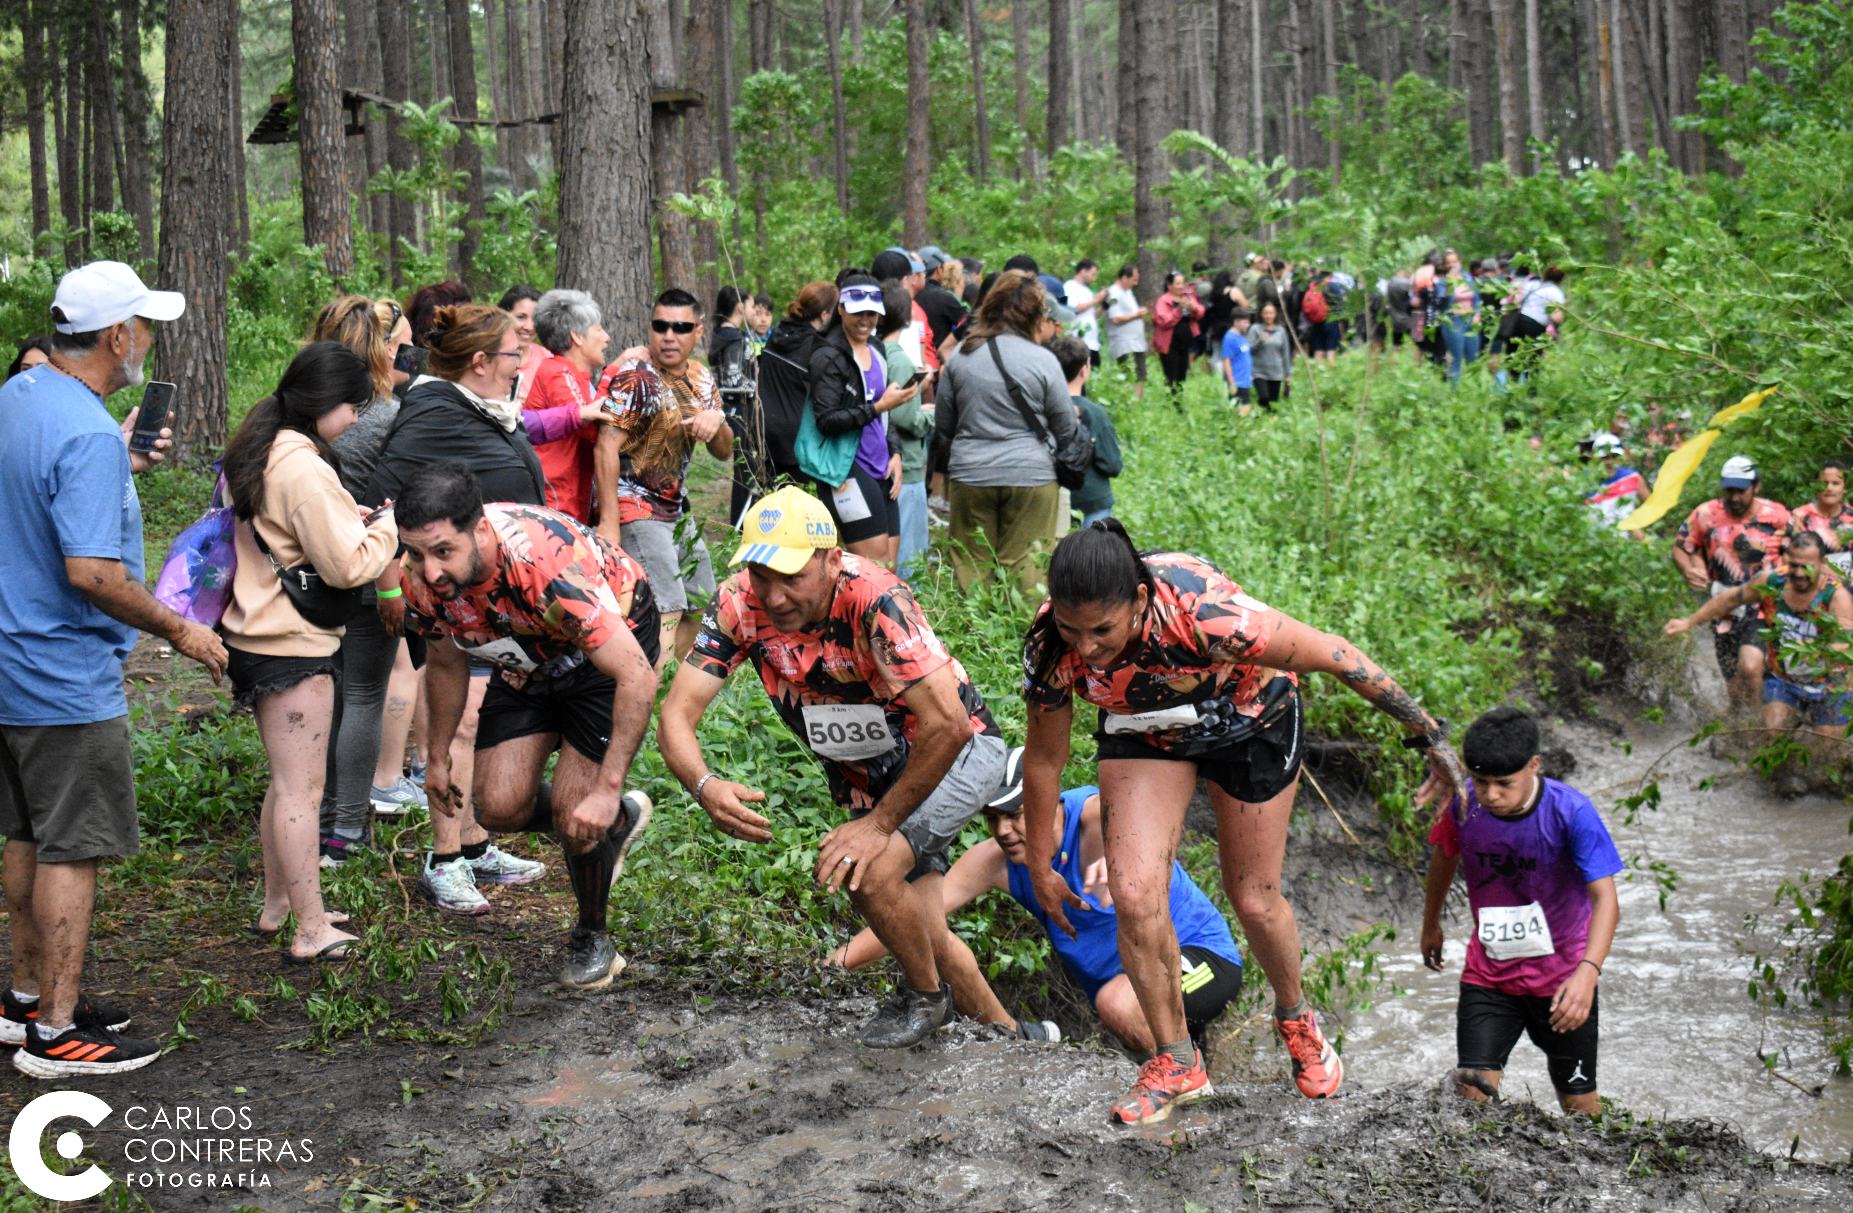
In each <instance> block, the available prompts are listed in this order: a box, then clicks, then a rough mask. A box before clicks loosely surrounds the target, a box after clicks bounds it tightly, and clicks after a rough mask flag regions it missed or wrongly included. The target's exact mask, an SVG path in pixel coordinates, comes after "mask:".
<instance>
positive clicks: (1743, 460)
mask: <svg viewBox="0 0 1853 1213" xmlns="http://www.w3.org/2000/svg"><path fill="white" fill-rule="evenodd" d="M1718 483H1720V484H1722V485H1723V486H1724V487H1725V488H1727V489H1747V488H1749V487H1750V486H1751V485H1753V484H1755V483H1756V460H1754V459H1752V458H1750V456H1748V455H1733V456H1731V457H1730V458H1729V459H1726V460H1725V461H1724V470H1723V471H1722V472H1720V473H1718Z"/></svg>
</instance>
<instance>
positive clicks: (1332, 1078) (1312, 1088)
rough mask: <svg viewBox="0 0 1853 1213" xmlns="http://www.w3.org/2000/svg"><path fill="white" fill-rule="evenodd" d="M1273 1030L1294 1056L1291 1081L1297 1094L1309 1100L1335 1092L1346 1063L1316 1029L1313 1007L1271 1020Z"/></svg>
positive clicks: (1290, 1054) (1325, 1097)
mask: <svg viewBox="0 0 1853 1213" xmlns="http://www.w3.org/2000/svg"><path fill="white" fill-rule="evenodd" d="M1274 1030H1275V1031H1277V1032H1279V1033H1280V1038H1281V1040H1282V1041H1283V1042H1285V1044H1286V1046H1287V1055H1288V1056H1289V1057H1291V1058H1293V1081H1294V1082H1295V1083H1297V1084H1298V1085H1299V1088H1300V1094H1302V1095H1304V1096H1305V1097H1306V1098H1308V1099H1329V1098H1331V1097H1332V1096H1334V1095H1336V1094H1338V1084H1339V1083H1341V1082H1343V1081H1345V1063H1344V1062H1343V1061H1341V1060H1339V1056H1338V1050H1336V1049H1334V1048H1333V1047H1332V1046H1331V1045H1330V1044H1329V1043H1328V1042H1327V1041H1326V1039H1325V1034H1324V1033H1323V1032H1321V1031H1319V1017H1318V1016H1317V1015H1315V1014H1313V1011H1312V1008H1311V1007H1308V1008H1307V1009H1306V1010H1305V1011H1303V1012H1301V1013H1300V1014H1298V1015H1295V1016H1294V1017H1293V1018H1292V1019H1281V1018H1279V1017H1278V1016H1276V1017H1275V1019H1274Z"/></svg>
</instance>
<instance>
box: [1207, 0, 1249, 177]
mask: <svg viewBox="0 0 1853 1213" xmlns="http://www.w3.org/2000/svg"><path fill="white" fill-rule="evenodd" d="M1245 20H1246V14H1245V13H1244V12H1243V11H1242V8H1241V6H1240V5H1238V4H1236V3H1235V2H1234V0H1225V3H1223V4H1219V5H1217V6H1216V68H1215V73H1214V79H1215V87H1214V88H1213V90H1212V91H1213V92H1214V93H1215V94H1216V123H1215V132H1216V142H1217V143H1218V144H1219V145H1220V146H1221V147H1222V149H1223V150H1224V151H1226V152H1233V153H1234V154H1236V155H1238V156H1245V155H1247V154H1248V140H1247V138H1246V137H1245V136H1246V129H1245V127H1244V126H1243V123H1242V92H1241V89H1242V37H1243V35H1244V34H1245V33H1246V32H1247V30H1246V26H1245Z"/></svg>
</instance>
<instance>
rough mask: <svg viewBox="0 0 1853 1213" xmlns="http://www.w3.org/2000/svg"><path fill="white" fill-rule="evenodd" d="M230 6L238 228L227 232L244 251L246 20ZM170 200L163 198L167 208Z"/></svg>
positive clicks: (247, 215)
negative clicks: (243, 39) (244, 34)
mask: <svg viewBox="0 0 1853 1213" xmlns="http://www.w3.org/2000/svg"><path fill="white" fill-rule="evenodd" d="M227 2H228V3H229V4H230V6H231V10H232V11H231V17H230V19H229V20H227V21H226V22H225V60H226V62H227V63H229V64H231V72H232V95H231V118H230V121H231V132H232V137H231V162H232V209H233V212H234V215H235V218H236V220H237V226H236V227H234V228H233V229H232V230H231V232H230V233H228V234H229V235H230V236H231V237H232V239H233V240H234V241H235V243H234V246H233V247H235V248H239V249H242V248H244V247H245V246H246V245H248V244H250V243H251V198H250V195H249V194H247V193H246V192H245V154H244V145H245V113H244V43H243V42H241V41H240V38H241V37H242V36H243V28H242V27H243V24H244V19H243V16H242V15H241V13H240V11H239V6H238V3H237V0H227ZM161 188H162V190H163V192H165V191H166V189H167V179H166V177H165V176H163V177H162V179H161ZM166 204H167V200H166V198H165V197H164V198H163V199H162V206H163V207H165V206H166Z"/></svg>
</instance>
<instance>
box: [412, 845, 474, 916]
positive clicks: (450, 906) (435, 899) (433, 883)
mask: <svg viewBox="0 0 1853 1213" xmlns="http://www.w3.org/2000/svg"><path fill="white" fill-rule="evenodd" d="M418 894H419V896H421V897H423V898H425V899H426V900H428V901H430V902H431V904H433V905H435V906H436V907H437V908H438V909H440V910H443V911H444V912H445V913H446V914H468V915H471V916H475V915H477V914H487V913H488V912H489V902H488V899H487V898H485V897H484V896H483V895H482V894H481V893H480V892H478V891H477V889H476V872H475V870H474V869H473V868H471V867H470V861H469V860H467V859H465V858H464V857H463V856H461V855H459V856H457V858H455V859H453V860H451V861H450V862H449V863H444V864H433V863H432V862H431V856H430V855H429V854H427V855H426V856H425V871H424V874H423V875H422V876H420V877H419V878H418Z"/></svg>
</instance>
